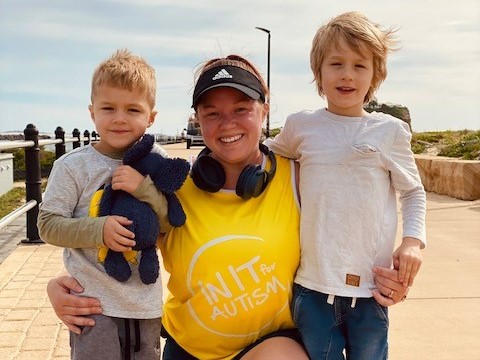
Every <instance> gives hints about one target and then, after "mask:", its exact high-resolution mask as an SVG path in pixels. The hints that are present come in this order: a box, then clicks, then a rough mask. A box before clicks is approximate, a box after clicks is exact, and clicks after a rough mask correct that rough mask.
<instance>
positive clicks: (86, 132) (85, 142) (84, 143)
mask: <svg viewBox="0 0 480 360" xmlns="http://www.w3.org/2000/svg"><path fill="white" fill-rule="evenodd" d="M83 137H84V138H86V140H84V141H83V145H84V146H87V145H88V144H90V131H88V130H85V131H84V132H83Z"/></svg>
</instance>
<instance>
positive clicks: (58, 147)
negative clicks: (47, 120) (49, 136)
mask: <svg viewBox="0 0 480 360" xmlns="http://www.w3.org/2000/svg"><path fill="white" fill-rule="evenodd" d="M55 139H62V142H61V143H58V144H55V158H56V159H58V158H59V157H60V156H62V155H63V154H65V130H63V128H62V127H61V126H57V128H56V129H55Z"/></svg>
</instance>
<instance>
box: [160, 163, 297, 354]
mask: <svg viewBox="0 0 480 360" xmlns="http://www.w3.org/2000/svg"><path fill="white" fill-rule="evenodd" d="M293 172H294V170H293V163H292V162H291V161H290V160H287V159H284V158H281V157H278V156H277V171H276V174H275V177H274V178H273V180H272V181H271V182H270V183H269V185H268V186H267V188H266V189H265V191H264V192H263V193H262V194H261V195H260V196H259V197H257V198H251V199H249V200H247V201H245V200H242V199H241V198H240V197H238V196H237V195H236V194H235V193H234V192H231V191H219V192H217V193H208V192H205V191H202V190H200V189H198V188H196V187H195V185H194V184H193V181H192V179H191V178H190V177H189V178H188V179H187V181H186V182H185V184H184V185H183V187H182V188H181V189H180V190H179V192H178V193H177V195H178V197H179V199H180V201H181V203H182V206H183V209H184V210H185V212H186V214H187V221H186V223H185V224H184V225H183V226H182V227H179V228H174V229H173V230H171V231H170V232H169V234H168V236H167V238H166V240H165V242H164V243H163V244H162V248H161V250H162V254H163V259H164V265H165V268H166V270H167V271H168V272H169V273H170V274H171V276H170V280H169V282H168V288H169V290H170V292H171V293H172V294H174V295H170V296H169V298H168V299H167V301H166V303H165V306H164V316H163V326H164V327H165V329H166V330H167V332H168V333H169V334H170V335H171V336H172V337H173V338H174V339H175V341H176V342H177V343H178V344H179V345H180V346H182V348H184V349H185V350H186V351H188V352H189V353H190V354H192V355H193V356H195V357H197V358H199V359H231V358H232V357H234V356H235V355H236V354H237V353H238V352H240V351H241V350H242V349H243V348H245V347H246V346H248V345H249V344H251V343H253V342H254V341H256V340H257V339H259V338H261V337H262V336H264V335H266V334H269V333H271V332H273V331H276V330H279V329H287V328H293V327H294V325H293V321H292V317H291V313H290V307H289V303H290V300H291V295H292V283H293V278H294V275H295V271H296V269H297V267H298V264H299V259H300V242H299V220H300V213H299V205H298V200H297V197H296V194H295V190H294V189H295V185H294V180H293V179H294V177H293V175H292V174H293Z"/></svg>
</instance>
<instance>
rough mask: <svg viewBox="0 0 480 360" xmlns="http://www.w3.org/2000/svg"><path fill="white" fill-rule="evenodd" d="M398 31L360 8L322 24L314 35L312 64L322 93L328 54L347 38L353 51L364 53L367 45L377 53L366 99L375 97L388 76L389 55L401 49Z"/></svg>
mask: <svg viewBox="0 0 480 360" xmlns="http://www.w3.org/2000/svg"><path fill="white" fill-rule="evenodd" d="M396 31H397V30H396V29H393V28H389V29H385V30H382V29H381V28H380V26H379V25H378V24H376V23H374V22H372V21H370V20H369V19H368V18H367V17H366V16H365V15H363V14H362V13H360V12H356V11H352V12H347V13H344V14H341V15H339V16H337V17H335V18H333V19H332V20H330V21H329V22H328V23H327V24H325V25H323V26H322V27H320V28H319V29H318V31H317V33H316V34H315V37H314V38H313V41H312V49H311V51H310V67H311V69H312V71H313V75H314V78H315V82H316V84H317V91H318V93H319V95H320V96H322V97H323V96H324V92H323V89H322V73H321V68H322V63H323V61H324V58H325V54H326V53H327V51H328V50H329V48H330V47H331V46H338V44H339V41H340V40H341V39H343V40H344V41H345V42H346V43H347V45H348V46H349V47H350V48H351V49H352V50H354V51H357V52H361V49H363V48H366V49H367V50H368V51H371V52H372V54H373V78H372V83H371V85H370V89H369V90H368V92H367V94H366V95H365V99H364V102H365V103H367V102H369V101H370V100H372V99H373V98H374V94H375V91H376V90H377V89H378V87H379V86H380V84H381V83H382V81H384V80H385V78H386V77H387V54H388V53H390V52H392V51H395V50H397V48H395V45H396V40H395V32H396Z"/></svg>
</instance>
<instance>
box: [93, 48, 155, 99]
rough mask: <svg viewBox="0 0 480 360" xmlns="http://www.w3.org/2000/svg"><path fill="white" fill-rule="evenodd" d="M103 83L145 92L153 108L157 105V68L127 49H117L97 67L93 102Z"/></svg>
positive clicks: (94, 76) (94, 77)
mask: <svg viewBox="0 0 480 360" xmlns="http://www.w3.org/2000/svg"><path fill="white" fill-rule="evenodd" d="M103 85H107V86H112V87H118V88H121V89H127V90H130V91H133V90H138V91H141V92H145V95H146V98H147V102H148V104H149V105H150V106H151V108H152V109H153V108H154V107H155V96H156V88H157V81H156V79H155V70H154V69H153V67H152V66H151V65H150V64H148V63H147V61H145V59H143V58H142V57H140V56H138V55H134V54H132V53H131V52H130V51H129V50H127V49H120V50H117V51H116V52H115V53H114V54H113V55H112V56H110V57H109V58H108V59H106V60H105V61H102V62H101V63H100V64H99V65H98V66H97V68H96V69H95V72H94V73H93V77H92V90H91V95H90V98H91V101H92V103H93V99H94V96H95V93H96V91H97V89H98V88H99V87H100V86H103Z"/></svg>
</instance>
